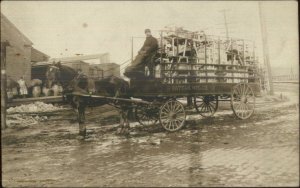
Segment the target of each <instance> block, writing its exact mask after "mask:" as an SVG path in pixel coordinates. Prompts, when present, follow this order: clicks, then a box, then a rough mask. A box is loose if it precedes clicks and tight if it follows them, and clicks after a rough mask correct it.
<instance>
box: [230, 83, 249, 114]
mask: <svg viewBox="0 0 300 188" xmlns="http://www.w3.org/2000/svg"><path fill="white" fill-rule="evenodd" d="M254 107H255V96H254V93H253V91H252V89H251V87H249V85H248V84H238V85H236V86H234V87H233V88H232V93H231V108H232V110H233V113H234V114H235V115H236V117H238V118H239V119H247V118H249V117H250V116H251V115H252V114H253V112H254Z"/></svg>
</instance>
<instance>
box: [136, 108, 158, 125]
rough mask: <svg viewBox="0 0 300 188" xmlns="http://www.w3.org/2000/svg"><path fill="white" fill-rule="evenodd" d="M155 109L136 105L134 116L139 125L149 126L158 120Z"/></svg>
mask: <svg viewBox="0 0 300 188" xmlns="http://www.w3.org/2000/svg"><path fill="white" fill-rule="evenodd" d="M157 111H158V110H157V109H155V108H153V107H149V106H137V107H136V108H135V117H136V119H137V121H138V122H139V123H140V124H141V125H145V126H150V125H154V124H156V122H157V121H158V117H157V116H158V114H157Z"/></svg>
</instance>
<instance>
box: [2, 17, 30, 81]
mask: <svg viewBox="0 0 300 188" xmlns="http://www.w3.org/2000/svg"><path fill="white" fill-rule="evenodd" d="M3 41H8V42H9V43H10V45H11V46H10V47H7V54H6V66H7V76H8V77H10V78H12V79H13V80H16V81H17V80H18V79H20V77H21V76H24V78H25V81H26V82H27V83H28V82H29V81H30V79H31V46H32V42H31V41H30V40H29V39H28V38H26V36H24V35H23V34H22V33H21V32H20V31H19V30H18V29H17V28H16V27H15V26H14V25H13V24H12V23H11V22H10V21H9V20H8V19H7V18H6V17H5V16H3V14H1V42H3Z"/></svg>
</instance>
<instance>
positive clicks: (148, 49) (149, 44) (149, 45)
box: [140, 36, 158, 55]
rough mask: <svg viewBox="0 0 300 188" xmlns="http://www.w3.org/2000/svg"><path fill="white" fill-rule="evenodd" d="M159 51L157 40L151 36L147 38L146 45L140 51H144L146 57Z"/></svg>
mask: <svg viewBox="0 0 300 188" xmlns="http://www.w3.org/2000/svg"><path fill="white" fill-rule="evenodd" d="M157 49H158V42H157V40H156V38H154V37H152V36H150V37H147V38H146V40H145V42H144V45H143V47H142V48H141V50H140V51H144V52H145V53H146V55H149V54H151V53H152V52H155V51H156V50H157Z"/></svg>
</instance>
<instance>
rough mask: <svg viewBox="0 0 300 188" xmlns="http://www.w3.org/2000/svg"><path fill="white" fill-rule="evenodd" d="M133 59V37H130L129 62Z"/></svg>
mask: <svg viewBox="0 0 300 188" xmlns="http://www.w3.org/2000/svg"><path fill="white" fill-rule="evenodd" d="M132 61H133V37H131V62H132Z"/></svg>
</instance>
